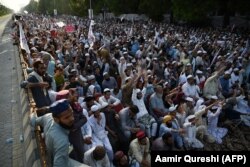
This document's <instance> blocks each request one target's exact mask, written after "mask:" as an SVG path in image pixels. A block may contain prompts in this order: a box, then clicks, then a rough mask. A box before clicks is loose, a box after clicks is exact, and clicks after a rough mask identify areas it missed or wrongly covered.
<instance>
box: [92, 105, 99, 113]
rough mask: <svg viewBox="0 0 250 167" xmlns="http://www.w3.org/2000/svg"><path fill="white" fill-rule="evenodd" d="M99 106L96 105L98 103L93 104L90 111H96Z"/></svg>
mask: <svg viewBox="0 0 250 167" xmlns="http://www.w3.org/2000/svg"><path fill="white" fill-rule="evenodd" d="M99 109H100V108H99V107H98V105H93V106H92V107H91V111H93V112H96V111H98V110H99Z"/></svg>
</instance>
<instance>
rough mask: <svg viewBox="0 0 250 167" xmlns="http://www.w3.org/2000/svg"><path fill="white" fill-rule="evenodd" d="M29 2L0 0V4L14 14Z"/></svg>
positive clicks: (25, 0)
mask: <svg viewBox="0 0 250 167" xmlns="http://www.w3.org/2000/svg"><path fill="white" fill-rule="evenodd" d="M29 1H30V0H0V2H1V3H2V4H3V5H5V6H7V7H8V8H10V9H13V10H14V11H15V12H17V11H18V10H20V9H21V8H22V7H24V6H25V5H27V4H28V3H29Z"/></svg>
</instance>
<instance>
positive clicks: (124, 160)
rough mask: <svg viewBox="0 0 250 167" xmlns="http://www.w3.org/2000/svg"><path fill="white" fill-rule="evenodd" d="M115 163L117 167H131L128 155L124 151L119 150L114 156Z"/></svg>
mask: <svg viewBox="0 0 250 167" xmlns="http://www.w3.org/2000/svg"><path fill="white" fill-rule="evenodd" d="M113 164H114V165H115V166H116V167H129V162H128V156H127V155H125V154H124V153H123V152H122V151H117V152H116V153H115V156H114V162H113Z"/></svg>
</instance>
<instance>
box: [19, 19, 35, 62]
mask: <svg viewBox="0 0 250 167" xmlns="http://www.w3.org/2000/svg"><path fill="white" fill-rule="evenodd" d="M19 31H20V47H21V49H24V50H25V51H26V53H27V55H28V60H29V63H30V65H31V64H32V59H31V57H30V49H29V46H28V44H27V40H26V37H25V35H24V32H23V27H22V24H21V23H20V22H19Z"/></svg>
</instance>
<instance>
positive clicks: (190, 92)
mask: <svg viewBox="0 0 250 167" xmlns="http://www.w3.org/2000/svg"><path fill="white" fill-rule="evenodd" d="M181 88H182V91H183V93H184V95H185V96H186V97H191V98H193V99H194V100H195V101H197V100H198V99H199V87H198V86H197V85H195V82H194V77H193V76H192V75H188V76H187V82H186V83H185V84H183V85H182V87H181Z"/></svg>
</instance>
